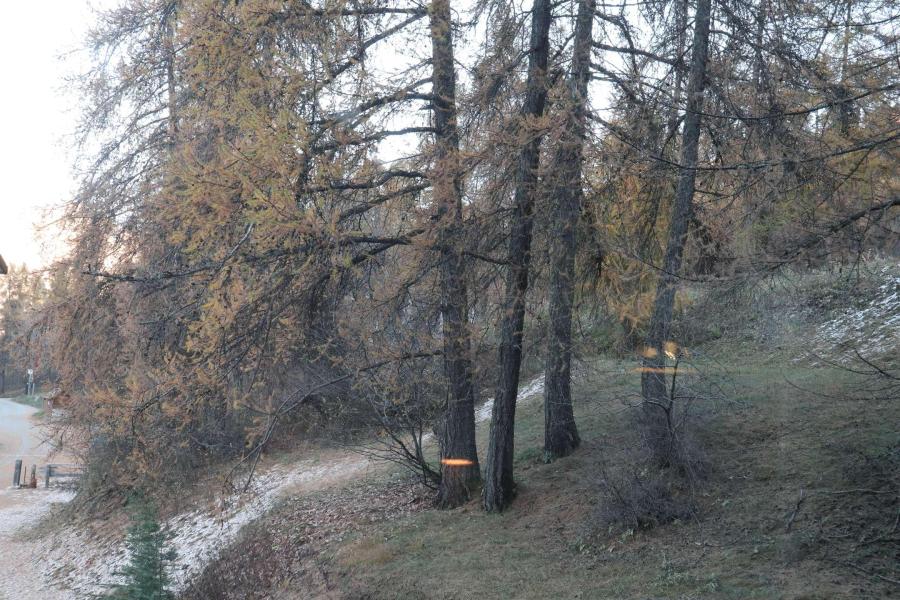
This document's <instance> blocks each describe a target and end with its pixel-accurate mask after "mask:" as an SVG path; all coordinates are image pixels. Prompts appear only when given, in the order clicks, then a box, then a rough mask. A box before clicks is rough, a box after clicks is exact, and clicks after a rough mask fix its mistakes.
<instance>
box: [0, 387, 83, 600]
mask: <svg viewBox="0 0 900 600" xmlns="http://www.w3.org/2000/svg"><path fill="white" fill-rule="evenodd" d="M37 412H38V411H37V409H36V408H32V407H30V406H25V405H23V404H18V403H16V402H12V401H11V400H8V399H5V398H0V476H2V478H3V479H2V480H0V599H4V600H5V599H9V600H13V599H16V600H18V599H20V598H41V599H44V598H46V599H48V600H53V599H54V598H58V597H59V598H62V597H65V596H57V595H55V594H54V593H53V592H52V590H45V589H43V586H41V585H40V584H39V582H40V580H41V577H38V576H36V575H35V572H36V571H37V570H38V569H39V568H40V567H39V563H38V560H39V559H38V558H37V557H38V556H40V555H37V554H34V553H33V552H32V551H31V550H30V549H29V544H28V543H25V542H22V541H21V536H22V534H23V533H27V532H28V531H29V530H30V529H31V528H32V527H33V526H34V525H35V524H36V523H37V522H38V521H39V520H40V519H41V517H43V516H44V515H46V514H47V512H48V511H50V510H51V509H52V508H53V506H54V505H55V504H58V503H61V502H68V501H69V500H70V499H71V498H72V493H71V492H66V491H59V490H50V491H47V490H44V489H41V488H38V489H14V488H13V487H12V477H13V465H14V464H15V461H16V459H22V461H23V462H24V466H25V467H26V468H27V469H29V472H30V467H31V465H38V466H41V465H43V464H45V463H46V462H47V457H48V454H49V453H50V449H49V447H47V446H45V445H43V444H42V440H41V436H40V434H39V431H38V429H37V427H36V424H35V422H34V415H35V413H37Z"/></svg>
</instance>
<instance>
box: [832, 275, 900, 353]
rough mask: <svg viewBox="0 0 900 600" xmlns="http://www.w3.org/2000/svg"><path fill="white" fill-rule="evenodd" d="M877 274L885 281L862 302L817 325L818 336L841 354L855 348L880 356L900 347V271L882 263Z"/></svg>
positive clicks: (851, 351)
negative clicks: (860, 304)
mask: <svg viewBox="0 0 900 600" xmlns="http://www.w3.org/2000/svg"><path fill="white" fill-rule="evenodd" d="M876 276H877V277H878V278H880V279H881V280H882V283H881V284H880V285H879V286H878V287H877V288H876V289H875V290H874V291H873V292H872V293H871V295H870V297H869V298H866V299H865V303H864V304H863V305H862V306H860V307H854V308H847V309H844V310H843V311H841V312H840V313H838V314H837V315H835V316H834V317H833V318H831V319H829V320H828V321H826V322H825V323H823V324H821V325H819V327H818V329H817V332H816V334H817V335H816V339H818V340H821V342H824V343H825V344H826V345H828V346H833V347H834V350H835V352H834V353H835V354H837V355H838V357H851V356H853V351H854V350H858V351H859V352H860V353H862V354H864V355H868V357H878V356H881V355H884V354H885V353H888V352H896V350H897V348H900V273H898V272H897V269H891V268H889V267H882V268H881V269H879V271H878V272H877V273H876Z"/></svg>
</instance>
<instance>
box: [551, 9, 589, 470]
mask: <svg viewBox="0 0 900 600" xmlns="http://www.w3.org/2000/svg"><path fill="white" fill-rule="evenodd" d="M593 23H594V0H580V1H579V3H578V17H577V18H576V22H575V42H574V49H573V51H572V70H571V72H570V74H569V82H568V84H569V103H570V106H569V112H568V115H567V116H566V123H565V130H564V131H563V136H562V139H561V140H560V143H559V147H558V148H557V151H556V157H555V159H554V161H553V164H554V165H555V169H554V171H555V172H556V174H557V177H558V179H556V181H555V182H554V186H553V193H552V194H551V198H553V199H555V201H556V205H555V207H554V211H553V224H552V228H553V229H552V230H553V236H552V242H551V252H550V257H551V261H552V264H551V269H550V328H549V331H548V336H547V362H546V365H545V368H544V453H545V455H546V456H547V457H554V458H555V457H561V456H567V455H568V454H571V453H572V452H573V451H574V450H575V448H577V447H578V445H579V444H580V443H581V438H580V437H579V436H578V427H577V426H576V425H575V414H574V412H573V410H572V391H571V366H572V305H573V301H574V298H575V254H576V250H577V243H578V236H577V232H578V218H579V216H580V214H581V201H582V196H583V189H582V163H583V156H584V137H585V121H586V104H587V94H588V89H587V88H588V81H589V79H590V62H591V41H592V40H591V36H592V31H593Z"/></svg>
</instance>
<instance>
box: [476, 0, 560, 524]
mask: <svg viewBox="0 0 900 600" xmlns="http://www.w3.org/2000/svg"><path fill="white" fill-rule="evenodd" d="M550 20H551V15H550V1H549V0H534V5H533V7H532V9H531V39H530V45H529V60H528V80H527V83H526V89H525V104H524V105H523V107H522V125H523V127H524V128H525V133H526V134H527V135H528V140H527V141H526V142H525V145H524V146H523V147H522V151H521V154H520V156H519V165H518V172H517V176H516V190H515V196H514V207H513V216H512V223H511V231H510V238H509V270H508V272H507V279H506V297H505V301H504V312H503V323H502V326H501V333H500V336H501V337H500V359H499V363H500V375H499V381H498V383H497V391H496V394H495V395H494V408H493V411H492V413H491V432H490V441H489V445H488V458H487V467H486V470H485V485H484V492H483V496H482V498H483V502H484V508H485V510H487V511H492V512H493V511H502V510H503V509H504V508H506V506H508V505H509V502H510V501H511V500H512V497H513V495H514V482H513V451H514V428H515V417H516V395H517V394H518V388H519V368H520V367H521V364H522V328H523V326H524V323H525V293H526V291H527V290H528V268H529V264H530V262H531V230H532V225H533V213H534V197H535V193H536V187H537V179H538V166H539V164H540V147H541V140H542V139H543V134H542V133H539V132H533V131H529V130H530V129H531V128H532V127H533V126H534V122H533V121H534V120H535V119H537V118H539V117H541V116H542V115H543V114H544V106H545V104H546V102H547V60H548V56H549V48H550V41H549V34H550Z"/></svg>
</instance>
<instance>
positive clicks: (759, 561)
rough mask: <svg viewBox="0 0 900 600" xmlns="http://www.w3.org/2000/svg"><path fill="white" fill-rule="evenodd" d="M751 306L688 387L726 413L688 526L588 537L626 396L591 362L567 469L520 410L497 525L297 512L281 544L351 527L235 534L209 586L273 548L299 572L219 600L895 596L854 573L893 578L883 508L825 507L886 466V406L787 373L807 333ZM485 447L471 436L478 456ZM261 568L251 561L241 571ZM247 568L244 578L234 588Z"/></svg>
mask: <svg viewBox="0 0 900 600" xmlns="http://www.w3.org/2000/svg"><path fill="white" fill-rule="evenodd" d="M757 304H758V305H759V306H761V307H762V308H760V309H758V310H755V311H754V312H753V314H734V311H733V310H731V309H729V310H731V312H730V313H729V314H728V315H726V316H727V319H725V320H723V322H721V323H718V324H716V326H715V329H717V330H721V331H722V332H724V335H723V336H722V337H721V339H720V340H718V341H711V342H710V341H707V342H706V343H703V344H700V345H699V346H696V348H697V350H698V352H697V354H698V355H700V356H702V359H698V361H697V362H698V363H699V364H700V366H701V368H702V370H703V371H704V372H706V373H708V374H710V375H713V376H715V378H716V379H717V380H718V381H721V382H724V383H725V387H726V392H727V394H726V395H727V397H728V398H729V399H730V400H729V401H727V402H720V403H715V404H711V405H709V406H707V414H708V416H709V418H708V419H707V420H706V422H705V425H704V427H703V433H702V436H701V439H702V442H703V444H704V446H705V447H706V448H708V449H709V450H708V453H709V457H710V459H711V461H712V464H713V465H714V469H713V471H712V474H711V476H710V478H709V480H708V481H707V482H706V483H705V484H704V486H703V487H702V488H701V489H700V490H699V494H698V497H699V504H700V510H699V514H700V519H699V520H697V521H692V522H676V523H673V524H669V525H665V526H662V527H659V528H657V529H655V530H652V531H636V532H635V531H630V530H623V529H622V528H609V529H608V528H604V527H598V525H597V523H598V520H597V518H596V514H597V511H598V508H599V507H598V500H597V499H598V497H599V495H598V485H597V482H598V480H599V479H600V477H601V476H602V470H601V468H600V467H601V465H603V464H608V465H615V464H617V463H619V462H621V461H622V460H623V459H622V450H621V449H622V448H623V447H628V446H629V445H630V444H632V443H633V427H632V426H631V424H630V417H629V411H628V409H627V408H626V405H627V403H629V402H633V401H634V398H635V395H636V393H637V391H638V384H639V381H638V375H637V374H635V373H633V372H631V370H632V369H633V367H634V366H635V363H634V361H620V360H614V359H609V358H597V359H592V360H589V361H586V362H585V363H584V364H583V365H581V368H580V369H579V370H580V372H581V373H582V374H583V375H582V376H581V377H579V379H578V382H577V385H576V399H577V404H576V416H577V419H578V424H579V428H580V431H581V433H582V437H583V439H584V444H583V447H582V448H581V449H580V450H579V451H578V452H577V453H576V454H575V455H573V456H571V457H569V458H566V459H563V460H559V461H557V462H554V463H552V464H543V463H542V462H540V456H541V452H540V447H541V444H542V426H543V415H542V407H541V404H540V401H539V400H537V401H532V402H530V403H527V404H525V405H524V406H520V409H519V411H518V414H517V430H516V443H517V461H516V476H517V481H518V482H519V486H520V489H519V495H518V497H517V499H516V501H515V503H514V505H513V506H512V508H511V509H510V510H509V511H507V512H506V513H504V514H501V515H487V514H484V513H483V512H482V511H481V510H480V508H479V506H478V502H477V501H473V502H472V503H471V504H470V505H468V506H465V507H462V508H460V509H457V510H454V511H449V512H439V511H434V510H430V509H428V508H427V507H426V506H424V502H421V501H420V502H419V507H418V508H416V509H414V510H408V509H406V508H404V509H403V510H399V511H392V510H387V509H386V510H384V511H382V512H380V513H379V514H377V515H373V516H371V517H369V516H365V515H364V514H361V511H362V513H365V507H364V506H359V505H365V504H371V503H372V500H370V499H367V496H365V494H361V495H359V496H356V495H354V494H355V493H354V492H352V490H351V491H347V492H338V493H337V495H335V496H328V495H326V496H323V497H321V498H313V499H306V500H300V499H298V500H297V505H296V507H294V508H293V509H291V510H286V511H285V512H283V513H281V518H282V519H283V521H284V523H285V527H295V526H296V524H297V523H298V522H300V523H301V524H302V523H303V522H305V521H304V520H305V519H307V517H305V516H304V515H306V514H309V511H310V510H311V509H310V508H309V503H310V502H312V503H318V504H317V506H319V507H321V508H320V510H324V511H326V513H328V514H331V513H332V512H334V514H335V519H334V520H335V522H339V523H348V524H349V526H346V527H342V528H340V529H341V531H340V533H339V534H338V533H335V534H334V535H332V536H330V537H328V538H327V540H324V541H323V542H322V543H313V542H311V541H309V539H299V538H296V537H291V536H290V535H288V534H284V535H281V534H280V533H277V530H278V529H279V527H278V525H274V526H273V523H275V522H277V521H278V520H279V518H278V516H276V517H275V518H273V519H267V520H266V526H265V528H257V529H256V530H250V531H249V532H248V533H247V535H246V536H245V538H244V539H243V541H242V542H241V543H240V544H238V546H236V548H235V551H234V552H231V553H230V554H228V555H227V556H230V557H231V558H229V559H228V561H227V563H225V562H223V561H220V564H219V565H218V566H217V568H218V569H219V572H223V571H224V570H230V571H233V572H239V573H244V572H245V571H242V569H243V568H244V566H243V564H244V563H242V562H241V560H242V559H241V553H242V552H243V550H242V549H244V550H245V549H246V548H251V547H254V543H255V542H259V541H260V540H261V539H267V538H266V536H272V535H276V537H277V536H278V535H281V537H278V540H279V541H278V542H277V543H276V544H270V543H268V542H266V543H264V544H259V543H257V544H256V547H260V546H262V547H265V548H268V547H270V546H272V547H275V546H280V547H282V548H284V545H285V544H286V545H288V546H290V549H282V550H279V551H277V552H275V553H273V555H274V556H277V557H284V556H288V555H289V554H290V553H291V552H293V553H294V555H295V556H296V558H294V559H291V560H292V561H293V562H292V563H291V564H292V565H293V566H291V567H287V568H286V570H281V571H280V572H279V573H278V576H277V581H278V582H279V583H278V584H277V589H276V586H275V585H274V584H273V585H271V586H270V588H267V585H268V584H266V581H268V580H269V577H268V576H265V577H262V576H260V577H249V576H248V578H247V579H248V581H252V585H250V584H248V585H247V586H245V588H244V591H241V590H240V588H234V593H236V594H237V595H236V596H234V597H259V598H263V597H278V598H306V597H334V598H371V599H375V598H435V599H437V598H445V599H450V598H458V599H467V598H598V599H600V598H610V599H613V598H615V599H619V598H621V599H632V598H633V599H648V598H654V599H661V598H671V599H676V598H678V599H682V598H683V599H687V598H712V599H716V598H723V599H725V598H733V599H738V598H740V599H744V598H792V599H795V600H800V599H801V598H805V599H813V598H818V599H827V598H878V597H885V596H887V595H889V594H890V593H891V592H893V593H894V594H897V593H898V592H900V590H898V586H897V585H895V584H891V583H889V582H887V581H885V580H883V579H879V578H878V577H876V576H871V575H867V574H865V573H863V572H862V571H861V569H862V570H866V571H869V572H870V573H871V572H875V573H880V574H881V575H882V576H889V577H891V578H892V577H896V564H897V560H898V559H900V554H898V553H900V546H898V542H897V539H896V534H897V532H896V523H895V524H894V527H895V530H894V531H893V532H891V531H889V530H888V529H889V527H890V523H891V521H892V520H893V518H894V514H898V513H897V511H898V509H900V505H898V499H897V497H896V494H895V493H893V492H892V493H884V491H883V490H881V491H879V494H878V495H868V496H866V495H865V494H864V495H862V496H858V495H856V494H849V495H844V494H841V493H838V494H835V493H834V492H843V491H845V490H848V489H856V488H874V487H876V485H877V484H878V482H874V483H873V481H871V480H868V479H866V469H867V467H866V464H867V462H866V461H868V460H869V459H868V458H867V459H865V460H862V461H861V460H860V459H859V457H860V456H862V455H863V454H865V455H866V456H868V457H872V456H878V455H884V454H885V453H886V452H887V451H888V450H889V449H891V448H895V449H897V448H900V445H898V434H897V426H896V424H897V423H898V422H900V406H898V402H896V401H893V402H891V401H875V400H871V399H862V400H860V399H853V398H854V396H858V395H859V394H857V392H858V391H859V384H860V380H859V377H858V376H857V375H853V374H851V373H848V372H846V371H842V370H838V369H834V368H830V367H825V366H822V364H823V363H822V361H816V360H812V361H810V360H805V359H804V360H798V358H797V357H798V356H800V355H801V354H803V352H804V351H805V349H806V347H807V346H808V345H809V344H810V343H811V342H810V337H809V336H810V332H814V331H815V327H814V325H815V323H814V322H813V321H811V320H809V318H808V315H807V317H804V316H803V315H802V314H800V313H798V312H797V311H796V310H794V309H791V310H785V309H784V307H776V308H775V310H777V311H779V315H775V316H776V318H775V320H774V321H773V320H772V319H771V318H770V317H772V316H773V315H772V312H771V311H772V310H773V308H772V306H771V305H770V304H767V303H754V305H757ZM789 304H790V302H789ZM816 312H821V307H819V306H816V307H814V310H813V311H812V313H816ZM824 318H825V315H822V314H819V315H818V316H815V317H814V319H818V321H820V322H821V321H822V319H824ZM725 340H727V341H725ZM585 374H589V375H585ZM862 396H865V395H864V394H863V395H862ZM486 429H487V427H486V425H485V426H483V427H481V428H480V435H481V440H480V446H479V447H480V448H482V449H484V448H485V447H486V444H485V439H484V438H485V436H486ZM896 451H897V450H895V452H896ZM365 485H370V483H369V482H366V483H365ZM384 485H385V486H386V487H385V488H384V489H385V490H396V489H397V484H396V483H393V484H391V483H387V482H384ZM389 493H390V492H384V491H376V492H372V494H374V496H370V497H372V498H374V497H378V496H380V495H382V494H384V495H389ZM342 503H343V504H342ZM387 504H390V505H392V506H393V505H395V504H397V503H387ZM387 504H386V505H385V506H387ZM342 505H343V506H344V507H345V508H343V509H342V508H341V506H342ZM404 505H405V503H404ZM798 507H799V508H798ZM788 523H790V526H789V525H788ZM879 528H882V529H883V531H882V529H879ZM873 529H874V531H875V532H876V533H877V532H878V531H882V532H883V533H887V534H888V541H887V543H886V545H885V543H880V545H860V544H858V543H857V541H858V540H859V539H863V538H865V539H872V538H873V533H872V532H873ZM263 530H264V531H265V533H264V534H263V533H260V532H261V531H263ZM273 530H276V533H273ZM891 535H893V536H894V537H893V538H890V536H891ZM891 539H893V541H891ZM266 560H267V559H266V555H265V552H263V553H262V554H261V555H259V556H257V557H255V559H254V561H252V562H253V564H263V563H265V562H266ZM244 562H248V561H246V560H245V561H244ZM283 562H284V561H283ZM251 567H252V565H251V564H250V563H249V562H248V566H247V568H248V571H246V572H249V570H250V569H251ZM310 573H312V574H313V575H314V576H313V575H310ZM247 590H252V594H251V593H249V592H247ZM197 597H222V596H217V595H213V596H209V595H206V596H204V595H203V594H200V595H198V596H197Z"/></svg>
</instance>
